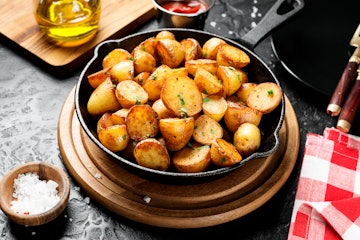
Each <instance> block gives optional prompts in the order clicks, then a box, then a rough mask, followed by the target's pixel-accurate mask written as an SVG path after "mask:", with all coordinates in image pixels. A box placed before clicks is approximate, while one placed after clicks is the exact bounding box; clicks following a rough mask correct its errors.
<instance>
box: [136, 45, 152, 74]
mask: <svg viewBox="0 0 360 240" xmlns="http://www.w3.org/2000/svg"><path fill="white" fill-rule="evenodd" d="M132 55H133V61H134V70H135V74H139V73H141V72H152V71H153V70H154V69H155V67H156V59H155V57H154V56H153V55H151V54H150V53H148V52H145V51H143V50H140V49H137V50H134V51H133V53H132Z"/></svg>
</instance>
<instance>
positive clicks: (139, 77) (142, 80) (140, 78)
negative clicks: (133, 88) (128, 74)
mask: <svg viewBox="0 0 360 240" xmlns="http://www.w3.org/2000/svg"><path fill="white" fill-rule="evenodd" d="M149 77H150V73H149V72H141V73H139V74H138V75H136V76H135V77H134V81H135V82H137V83H138V84H140V85H141V86H142V85H144V83H145V81H146V79H148V78H149Z"/></svg>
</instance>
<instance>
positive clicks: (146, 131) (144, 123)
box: [126, 105, 159, 141]
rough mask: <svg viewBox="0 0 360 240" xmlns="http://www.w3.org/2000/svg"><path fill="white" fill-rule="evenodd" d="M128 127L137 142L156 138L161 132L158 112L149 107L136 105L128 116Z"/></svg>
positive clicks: (130, 134) (131, 136) (132, 137)
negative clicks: (159, 131)
mask: <svg viewBox="0 0 360 240" xmlns="http://www.w3.org/2000/svg"><path fill="white" fill-rule="evenodd" d="M126 127H127V131H128V133H129V136H130V138H131V139H133V140H135V141H141V140H144V139H146V138H149V137H155V136H156V134H157V133H158V130H159V123H158V119H157V115H156V112H155V111H154V109H152V108H151V106H149V105H134V106H132V107H131V108H130V109H129V112H128V114H127V117H126Z"/></svg>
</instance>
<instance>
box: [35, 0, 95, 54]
mask: <svg viewBox="0 0 360 240" xmlns="http://www.w3.org/2000/svg"><path fill="white" fill-rule="evenodd" d="M33 3H34V15H35V19H36V21H37V22H38V24H39V27H40V29H41V31H42V32H43V33H44V34H45V35H46V36H47V37H48V39H49V40H50V41H51V42H53V43H54V44H56V45H59V46H62V47H75V46H79V45H81V44H84V43H86V42H87V41H89V40H90V39H92V38H93V37H94V36H95V35H96V33H97V30H98V26H99V20H100V12H101V2H100V0H33Z"/></svg>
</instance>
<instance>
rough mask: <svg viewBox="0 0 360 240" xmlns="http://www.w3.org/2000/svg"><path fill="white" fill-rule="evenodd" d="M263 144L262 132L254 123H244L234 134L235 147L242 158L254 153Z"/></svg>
mask: <svg viewBox="0 0 360 240" xmlns="http://www.w3.org/2000/svg"><path fill="white" fill-rule="evenodd" d="M260 144H261V132H260V129H259V128H258V126H256V125H255V124H252V123H243V124H241V125H240V127H239V128H238V129H237V130H236V131H235V133H234V146H235V148H236V150H238V152H239V153H240V154H241V156H245V157H247V156H249V155H251V154H252V153H254V152H255V151H256V150H257V149H258V148H259V147H260Z"/></svg>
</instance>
